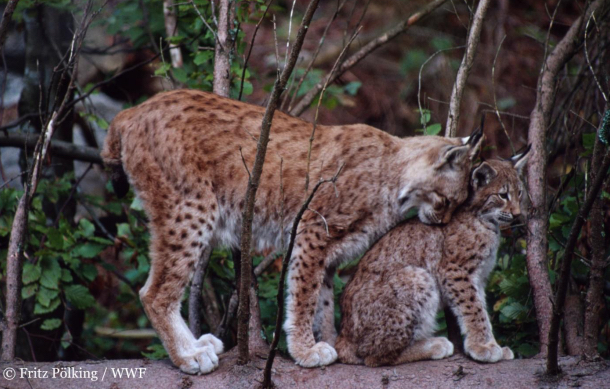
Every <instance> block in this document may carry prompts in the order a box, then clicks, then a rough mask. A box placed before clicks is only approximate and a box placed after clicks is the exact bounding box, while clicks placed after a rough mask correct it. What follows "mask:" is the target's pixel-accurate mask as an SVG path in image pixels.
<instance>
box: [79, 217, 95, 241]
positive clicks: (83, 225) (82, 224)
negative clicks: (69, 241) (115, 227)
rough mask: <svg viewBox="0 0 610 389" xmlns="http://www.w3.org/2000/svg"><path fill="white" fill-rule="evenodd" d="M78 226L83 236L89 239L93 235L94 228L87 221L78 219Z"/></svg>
mask: <svg viewBox="0 0 610 389" xmlns="http://www.w3.org/2000/svg"><path fill="white" fill-rule="evenodd" d="M78 226H79V228H80V231H81V233H82V234H83V236H86V237H89V236H93V233H95V226H94V225H93V223H91V222H90V221H89V220H87V219H80V221H79V222H78Z"/></svg>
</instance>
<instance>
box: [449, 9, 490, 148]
mask: <svg viewBox="0 0 610 389" xmlns="http://www.w3.org/2000/svg"><path fill="white" fill-rule="evenodd" d="M490 2H491V1H490V0H480V1H479V5H478V6H477V10H476V12H475V14H474V17H473V20H472V24H471V26H470V31H469V32H468V42H467V44H466V52H465V53H464V58H463V59H462V63H461V64H460V68H459V69H458V73H457V77H456V79H455V84H454V85H453V90H452V92H451V99H450V101H451V104H450V105H449V112H448V114H447V124H446V126H445V136H447V137H454V136H456V131H457V125H458V122H459V119H460V105H461V103H462V95H463V94H464V89H465V88H466V81H467V80H468V74H470V69H471V68H472V64H473V63H474V56H475V54H476V52H477V47H478V46H479V42H480V41H481V29H482V28H483V20H484V19H485V14H486V13H487V9H488V8H489V4H490Z"/></svg>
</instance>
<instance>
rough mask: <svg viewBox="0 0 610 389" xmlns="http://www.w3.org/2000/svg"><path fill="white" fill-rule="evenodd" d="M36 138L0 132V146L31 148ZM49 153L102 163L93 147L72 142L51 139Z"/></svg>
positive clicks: (30, 135) (23, 134)
mask: <svg viewBox="0 0 610 389" xmlns="http://www.w3.org/2000/svg"><path fill="white" fill-rule="evenodd" d="M37 141H38V140H37V138H36V137H34V136H33V135H32V134H27V133H21V132H18V133H10V134H8V135H1V134H0V147H18V148H22V149H33V148H34V147H35V146H36V143H37ZM49 151H50V152H51V154H53V155H56V156H58V157H62V158H68V159H73V160H76V161H83V162H92V163H96V164H99V165H102V158H101V157H100V152H99V150H98V149H96V148H95V147H89V146H79V145H75V144H74V143H70V142H64V141H61V140H53V141H52V142H51V143H50V145H49Z"/></svg>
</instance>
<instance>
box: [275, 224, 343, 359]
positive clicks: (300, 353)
mask: <svg viewBox="0 0 610 389" xmlns="http://www.w3.org/2000/svg"><path fill="white" fill-rule="evenodd" d="M318 244H320V243H319V241H316V243H313V242H312V236H310V235H309V233H307V232H305V233H302V234H301V235H300V236H299V237H298V238H297V245H296V246H297V247H296V250H295V251H294V253H293V257H292V260H291V265H290V269H289V271H288V280H287V281H288V289H289V294H288V298H287V301H286V322H285V323H284V330H285V331H286V334H287V340H288V351H289V352H290V355H291V356H292V357H293V358H294V359H295V360H296V363H297V364H299V365H301V366H303V367H316V366H325V365H329V364H331V363H333V362H334V361H335V360H336V359H337V352H336V351H335V349H334V348H333V347H332V346H331V345H330V344H328V343H326V342H318V343H316V342H315V339H314V335H313V322H314V316H315V311H316V305H317V302H318V297H319V296H320V289H321V288H322V282H323V279H324V273H325V253H324V250H323V247H321V246H318Z"/></svg>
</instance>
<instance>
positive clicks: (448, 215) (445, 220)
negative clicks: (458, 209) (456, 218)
mask: <svg viewBox="0 0 610 389" xmlns="http://www.w3.org/2000/svg"><path fill="white" fill-rule="evenodd" d="M450 220H451V212H445V215H444V216H443V224H447V223H449V221H450Z"/></svg>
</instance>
